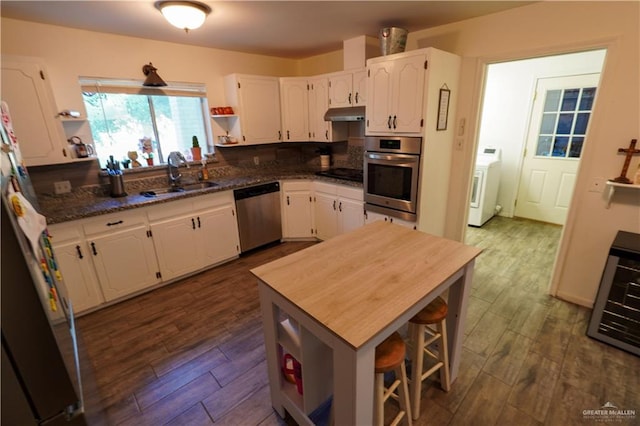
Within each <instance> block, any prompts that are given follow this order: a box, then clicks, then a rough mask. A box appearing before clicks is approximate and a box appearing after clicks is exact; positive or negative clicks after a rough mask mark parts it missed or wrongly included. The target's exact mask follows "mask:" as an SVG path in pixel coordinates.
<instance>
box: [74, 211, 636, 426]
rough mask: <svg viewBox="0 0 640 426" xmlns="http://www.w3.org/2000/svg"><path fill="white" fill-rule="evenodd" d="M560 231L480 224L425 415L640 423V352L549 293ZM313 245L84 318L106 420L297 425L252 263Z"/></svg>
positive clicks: (444, 421)
mask: <svg viewBox="0 0 640 426" xmlns="http://www.w3.org/2000/svg"><path fill="white" fill-rule="evenodd" d="M560 232H561V229H560V228H559V227H557V226H553V225H545V224H540V223H536V222H531V221H526V220H519V219H505V218H500V217H496V218H494V219H492V220H491V221H490V222H488V223H487V224H485V225H484V226H483V227H482V228H469V230H468V232H467V243H468V244H470V245H475V246H478V247H482V248H483V249H484V252H483V254H482V255H481V256H480V257H479V258H478V261H477V263H476V271H475V275H474V286H473V290H472V293H471V300H470V304H469V311H468V317H467V323H466V329H465V340H464V351H463V355H462V361H461V366H460V374H459V376H458V379H457V380H456V381H455V382H454V384H453V386H452V389H451V391H450V392H448V393H446V392H444V391H442V390H441V389H440V388H439V386H438V383H437V382H434V381H432V380H430V379H429V380H427V381H425V382H424V384H423V398H422V409H421V417H420V419H419V420H418V421H416V422H414V424H415V425H480V426H484V425H543V424H544V425H574V424H575V425H584V424H591V423H594V420H593V419H585V418H584V417H583V410H592V409H598V408H600V407H601V406H603V405H604V404H605V403H606V402H611V403H613V404H614V405H616V406H617V407H618V408H620V409H626V410H636V413H637V415H636V417H635V418H634V419H632V420H624V421H623V422H622V424H640V358H638V357H635V356H633V355H630V354H628V353H625V352H623V351H620V350H618V349H616V348H613V347H610V346H608V345H605V344H603V343H600V342H598V341H595V340H593V339H590V338H588V337H586V336H585V330H586V327H587V323H588V321H589V315H590V310H588V309H585V308H582V307H578V306H575V305H572V304H570V303H566V302H563V301H561V300H558V299H555V298H552V297H550V296H548V295H547V286H548V282H549V276H550V273H551V267H552V264H553V260H554V256H555V250H556V247H557V242H558V239H559V237H560ZM311 244H312V243H284V244H280V245H277V246H274V247H270V248H267V249H264V250H260V251H257V252H254V253H252V254H250V255H248V256H243V257H241V258H240V259H238V260H235V261H233V262H230V263H228V264H226V265H222V266H220V267H217V268H214V269H212V270H209V271H206V272H203V273H201V274H199V275H197V276H194V277H191V278H188V279H185V280H183V281H180V282H177V283H174V284H171V285H169V286H166V287H163V288H160V289H157V290H154V291H152V292H150V293H147V294H144V295H141V296H139V297H136V298H134V299H131V300H128V301H125V302H122V303H119V304H117V305H114V306H111V307H108V308H105V309H103V310H101V311H98V312H95V313H92V314H89V315H86V316H84V317H81V318H80V319H79V320H78V327H79V329H80V331H81V333H82V335H83V338H84V341H85V344H86V348H87V351H88V354H89V357H90V359H91V361H92V364H93V367H94V373H95V376H96V380H97V383H98V386H99V392H100V398H101V400H102V405H103V407H104V409H105V415H104V418H103V420H104V421H103V422H102V423H103V424H106V425H164V424H167V425H190V426H191V425H194V426H197V425H210V424H232V425H247V426H252V425H284V424H293V422H292V421H291V420H290V419H289V420H287V421H282V420H281V419H280V418H279V417H278V416H277V415H276V414H275V413H274V411H273V409H272V408H271V404H270V399H269V388H268V385H267V374H266V363H265V353H264V339H263V335H262V328H261V327H262V326H261V322H260V315H259V302H258V294H257V284H256V280H255V278H254V277H253V276H252V275H251V274H250V273H249V269H251V268H252V267H254V266H257V265H260V264H263V263H266V262H268V261H270V260H273V259H276V258H279V257H282V256H285V255H287V254H289V253H292V252H294V251H297V250H300V249H302V248H305V247H307V246H309V245H311ZM393 404H394V403H393V402H391V403H388V410H387V412H388V413H389V415H391V414H392V413H393V410H394V407H393ZM616 424H621V423H619V422H618V423H616ZM339 426H341V425H339ZM347 426H351V425H347Z"/></svg>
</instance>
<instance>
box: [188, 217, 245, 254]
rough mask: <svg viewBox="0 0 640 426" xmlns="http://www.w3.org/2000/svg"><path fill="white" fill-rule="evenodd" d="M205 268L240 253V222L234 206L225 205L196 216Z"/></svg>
mask: <svg viewBox="0 0 640 426" xmlns="http://www.w3.org/2000/svg"><path fill="white" fill-rule="evenodd" d="M196 217H197V222H198V226H200V229H199V231H200V232H198V234H199V240H200V250H201V253H202V257H203V260H204V266H209V265H214V264H216V263H220V262H222V261H224V260H227V259H230V258H232V257H235V256H238V254H239V253H240V240H239V237H238V222H237V221H236V217H235V211H234V209H233V206H231V205H225V206H220V207H217V208H215V209H211V210H206V211H204V212H202V213H198V214H197V215H196Z"/></svg>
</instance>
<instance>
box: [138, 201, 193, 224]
mask: <svg viewBox="0 0 640 426" xmlns="http://www.w3.org/2000/svg"><path fill="white" fill-rule="evenodd" d="M191 200H193V199H192V198H187V199H183V200H176V201H171V202H168V203H162V204H158V205H155V206H151V207H149V208H148V209H147V217H148V218H149V222H156V221H158V220H162V219H166V218H173V217H177V216H184V215H188V214H190V213H191V212H192V211H193V204H192V202H191Z"/></svg>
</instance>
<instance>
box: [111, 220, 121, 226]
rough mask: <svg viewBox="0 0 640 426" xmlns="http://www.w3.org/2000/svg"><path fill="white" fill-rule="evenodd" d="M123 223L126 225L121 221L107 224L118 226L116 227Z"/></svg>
mask: <svg viewBox="0 0 640 426" xmlns="http://www.w3.org/2000/svg"><path fill="white" fill-rule="evenodd" d="M123 223H124V222H123V221H121V220H119V221H117V222H109V223H107V226H116V225H121V224H123Z"/></svg>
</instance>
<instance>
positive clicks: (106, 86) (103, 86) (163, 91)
mask: <svg viewBox="0 0 640 426" xmlns="http://www.w3.org/2000/svg"><path fill="white" fill-rule="evenodd" d="M78 82H79V84H80V90H81V94H82V97H83V104H84V93H85V92H89V93H98V94H102V93H105V94H122V95H144V96H147V100H148V102H149V113H150V118H151V124H152V128H153V133H154V135H153V137H154V140H155V141H156V142H157V152H158V154H159V158H157V163H156V164H165V163H166V157H167V156H168V154H169V153H168V152H167V153H163V152H162V141H161V140H160V136H159V134H158V128H157V124H156V116H155V110H154V107H153V101H152V98H151V96H172V97H188V98H199V99H200V106H201V108H200V110H201V113H202V122H203V125H204V126H203V127H204V129H203V130H204V134H205V139H206V140H205V141H201V142H200V146H201V147H202V148H203V154H205V153H211V154H213V153H214V145H213V131H212V128H211V122H210V119H209V117H210V115H209V104H208V98H207V91H206V85H205V84H204V83H188V82H167V86H162V87H147V86H143V85H142V83H143V80H136V79H115V78H104V77H79V79H78ZM87 121H88V117H87ZM203 142H204V143H203ZM94 143H95V141H94ZM98 157H99V158H100V156H98Z"/></svg>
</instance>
